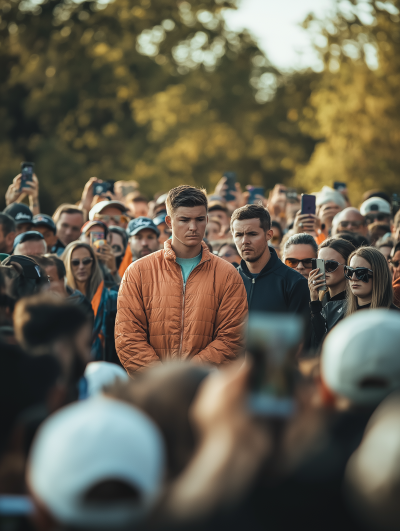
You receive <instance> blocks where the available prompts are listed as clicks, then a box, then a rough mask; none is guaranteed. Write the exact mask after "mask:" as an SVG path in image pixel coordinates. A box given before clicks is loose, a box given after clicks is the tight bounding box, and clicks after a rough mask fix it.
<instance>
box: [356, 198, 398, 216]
mask: <svg viewBox="0 0 400 531" xmlns="http://www.w3.org/2000/svg"><path fill="white" fill-rule="evenodd" d="M360 212H361V214H362V215H363V216H366V215H367V214H369V213H370V212H379V213H381V214H387V215H388V216H390V214H391V211H390V204H389V203H388V202H387V201H385V199H382V198H381V197H370V198H369V199H367V200H366V201H364V203H363V204H362V205H361V207H360Z"/></svg>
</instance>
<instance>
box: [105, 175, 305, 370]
mask: <svg viewBox="0 0 400 531" xmlns="http://www.w3.org/2000/svg"><path fill="white" fill-rule="evenodd" d="M166 205H167V212H168V215H167V217H166V219H165V220H166V223H167V225H168V227H169V228H170V229H171V230H172V239H170V240H167V241H166V242H165V243H164V249H162V250H160V251H157V252H155V253H152V254H150V255H148V256H145V257H143V258H141V259H139V260H137V261H135V262H134V263H133V264H131V265H130V266H129V267H128V269H127V270H126V272H125V274H124V277H123V279H122V283H121V287H120V291H119V295H118V313H117V319H116V327H115V344H116V348H117V353H118V356H119V358H120V360H121V363H122V365H123V366H124V367H125V369H126V370H127V372H128V373H129V374H130V375H132V374H134V373H135V372H136V371H138V370H141V369H144V368H146V367H148V366H150V365H153V364H155V363H160V362H162V361H165V360H171V359H179V360H180V359H193V361H196V362H204V363H211V364H214V365H220V364H225V363H228V362H230V361H232V360H234V359H235V358H236V357H237V356H238V355H239V354H240V353H241V352H242V349H243V327H244V324H245V319H246V316H247V302H246V291H245V289H244V286H243V282H242V280H241V278H240V275H239V274H238V272H237V271H236V270H235V269H234V268H233V267H232V266H231V265H230V264H228V263H227V262H225V261H224V260H222V259H221V258H218V257H217V256H215V255H213V254H211V253H210V252H209V250H208V248H207V246H206V245H205V243H204V242H203V241H202V240H203V237H204V233H205V229H206V225H207V197H206V195H205V193H204V192H203V190H199V189H197V188H194V187H193V186H186V185H185V186H178V187H177V188H173V189H172V190H170V192H169V194H168V197H167V200H166ZM306 287H307V283H306Z"/></svg>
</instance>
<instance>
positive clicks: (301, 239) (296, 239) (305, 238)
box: [283, 232, 318, 257]
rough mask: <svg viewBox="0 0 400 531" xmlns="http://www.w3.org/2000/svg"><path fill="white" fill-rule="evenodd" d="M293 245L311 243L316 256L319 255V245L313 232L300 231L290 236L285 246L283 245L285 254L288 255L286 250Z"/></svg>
mask: <svg viewBox="0 0 400 531" xmlns="http://www.w3.org/2000/svg"><path fill="white" fill-rule="evenodd" d="M291 245H311V247H312V249H313V251H314V253H315V256H318V245H317V242H316V241H315V239H314V238H313V237H312V236H311V234H307V233H306V232H300V234H293V235H292V236H290V238H288V239H287V240H286V243H285V246H284V247H283V256H285V257H286V252H287V250H288V249H289V247H290V246H291Z"/></svg>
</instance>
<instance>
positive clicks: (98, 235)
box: [90, 230, 104, 247]
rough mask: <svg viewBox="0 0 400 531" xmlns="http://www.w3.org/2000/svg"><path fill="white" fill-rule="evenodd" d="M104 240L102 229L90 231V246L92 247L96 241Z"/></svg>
mask: <svg viewBox="0 0 400 531" xmlns="http://www.w3.org/2000/svg"><path fill="white" fill-rule="evenodd" d="M99 241H104V231H102V230H99V231H95V230H94V231H93V232H91V233H90V246H91V247H94V246H95V245H94V244H95V243H96V242H99Z"/></svg>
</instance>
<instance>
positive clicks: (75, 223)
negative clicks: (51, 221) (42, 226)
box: [57, 212, 83, 245]
mask: <svg viewBox="0 0 400 531" xmlns="http://www.w3.org/2000/svg"><path fill="white" fill-rule="evenodd" d="M82 225H83V214H78V213H76V214H66V213H65V212H64V213H63V214H61V216H60V219H59V220H58V222H57V235H58V238H59V240H60V241H61V242H62V243H63V244H64V245H68V244H69V243H71V242H74V241H76V240H79V235H80V233H81V228H82Z"/></svg>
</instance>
